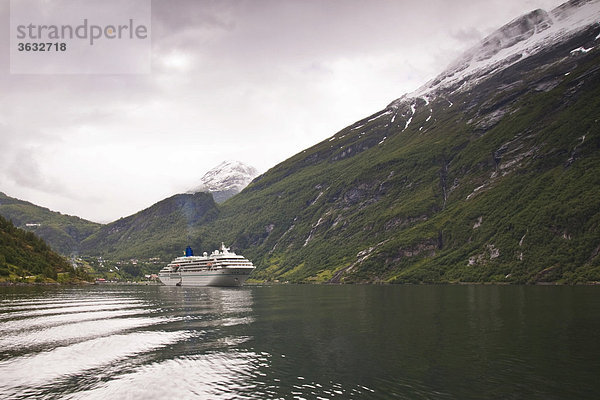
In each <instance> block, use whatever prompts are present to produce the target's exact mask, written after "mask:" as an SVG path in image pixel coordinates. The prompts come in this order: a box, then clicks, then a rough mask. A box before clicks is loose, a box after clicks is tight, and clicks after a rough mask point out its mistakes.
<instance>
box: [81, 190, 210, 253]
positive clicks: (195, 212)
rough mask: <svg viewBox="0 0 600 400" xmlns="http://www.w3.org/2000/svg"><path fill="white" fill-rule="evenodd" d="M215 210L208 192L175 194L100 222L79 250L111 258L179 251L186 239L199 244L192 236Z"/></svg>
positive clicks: (208, 219) (181, 249)
mask: <svg viewBox="0 0 600 400" xmlns="http://www.w3.org/2000/svg"><path fill="white" fill-rule="evenodd" d="M218 214H219V212H218V209H217V205H216V204H215V202H214V200H213V197H212V195H211V194H210V193H194V194H178V195H175V196H172V197H169V198H168V199H165V200H162V201H160V202H158V203H156V204H154V205H153V206H151V207H148V208H147V209H145V210H142V211H140V212H138V213H136V214H134V215H131V216H129V217H126V218H121V219H119V220H117V221H115V222H111V223H110V224H107V225H104V226H102V228H101V229H100V230H99V231H98V232H96V233H94V234H93V235H91V236H89V237H88V238H87V239H85V240H84V241H83V243H82V245H81V246H82V252H83V253H86V254H90V255H102V256H105V257H109V258H113V259H128V258H144V259H147V258H153V257H161V258H164V259H169V260H170V258H172V257H173V256H175V255H179V254H180V253H181V252H182V251H183V250H184V249H185V247H186V246H187V245H188V244H189V243H193V244H194V245H197V247H201V246H202V245H203V242H202V239H201V238H200V239H196V238H195V236H192V232H193V227H195V226H200V225H203V224H205V223H207V222H210V221H211V220H214V219H215V218H216V217H217V216H218Z"/></svg>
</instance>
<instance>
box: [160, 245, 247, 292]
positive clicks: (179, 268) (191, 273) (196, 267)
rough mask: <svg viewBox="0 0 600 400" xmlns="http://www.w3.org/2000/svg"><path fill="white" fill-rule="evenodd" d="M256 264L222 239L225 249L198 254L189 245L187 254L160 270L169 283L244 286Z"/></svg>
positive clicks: (179, 284)
mask: <svg viewBox="0 0 600 400" xmlns="http://www.w3.org/2000/svg"><path fill="white" fill-rule="evenodd" d="M252 271H254V265H252V262H251V261H249V260H247V259H246V258H244V257H243V256H241V255H237V254H235V253H234V252H230V251H229V248H227V247H225V245H224V244H223V243H221V249H219V250H215V251H213V252H212V253H211V255H210V256H209V255H208V253H204V254H203V255H202V256H194V252H193V251H192V248H191V247H189V246H188V247H187V249H186V250H185V256H184V257H177V258H176V259H174V260H173V261H171V263H169V265H167V266H166V267H164V268H163V269H161V270H160V272H159V273H158V278H159V279H160V281H161V282H162V283H163V284H165V285H167V286H242V285H243V284H244V282H245V281H246V279H248V276H250V273H252Z"/></svg>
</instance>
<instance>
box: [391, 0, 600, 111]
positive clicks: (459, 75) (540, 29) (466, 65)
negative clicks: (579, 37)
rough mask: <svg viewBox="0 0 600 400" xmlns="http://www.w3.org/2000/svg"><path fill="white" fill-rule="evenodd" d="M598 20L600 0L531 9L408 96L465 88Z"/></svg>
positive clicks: (579, 0) (574, 1)
mask: <svg viewBox="0 0 600 400" xmlns="http://www.w3.org/2000/svg"><path fill="white" fill-rule="evenodd" d="M599 20H600V0H570V1H568V2H566V3H564V4H562V5H561V6H559V7H557V8H555V9H554V10H552V11H551V12H547V11H544V10H541V9H538V10H534V11H532V12H530V13H528V14H525V15H522V16H521V17H519V18H516V19H514V20H513V21H511V22H509V23H508V24H506V25H504V26H503V27H501V28H500V29H498V30H497V31H495V32H493V33H492V34H491V35H489V36H487V37H486V38H485V39H483V40H482V41H481V42H480V43H479V44H478V45H476V46H475V47H473V48H471V49H469V50H468V51H466V52H465V53H464V54H463V56H462V57H460V58H459V59H458V60H457V61H455V62H454V63H452V64H451V65H450V67H449V68H448V69H447V70H446V71H445V72H443V73H442V74H440V75H439V76H438V77H437V78H435V79H434V80H432V81H430V82H428V83H427V84H425V85H424V86H422V87H421V88H419V89H417V90H416V91H415V92H413V93H411V94H409V95H408V97H412V98H416V97H423V96H431V95H435V94H436V93H437V92H439V91H440V90H443V89H451V91H456V90H459V91H460V90H465V89H468V88H469V87H471V86H472V85H474V84H475V83H477V82H478V81H479V80H481V79H484V78H485V76H486V75H488V74H489V73H493V72H495V71H500V70H502V69H504V68H506V67H508V66H510V65H512V64H515V63H516V62H519V61H521V60H523V59H525V58H527V57H529V56H530V55H532V54H535V53H537V52H538V51H540V50H542V49H544V48H546V47H548V46H550V45H552V44H554V43H557V42H558V41H560V40H563V39H564V38H566V37H568V36H571V35H573V34H575V33H577V32H579V31H580V30H582V29H585V28H587V27H588V26H590V25H592V24H595V23H598V21H599ZM392 105H393V103H392Z"/></svg>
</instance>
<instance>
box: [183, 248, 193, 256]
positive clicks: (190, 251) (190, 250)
mask: <svg viewBox="0 0 600 400" xmlns="http://www.w3.org/2000/svg"><path fill="white" fill-rule="evenodd" d="M193 255H194V250H192V248H191V247H190V246H188V247H186V248H185V256H186V257H191V256H193Z"/></svg>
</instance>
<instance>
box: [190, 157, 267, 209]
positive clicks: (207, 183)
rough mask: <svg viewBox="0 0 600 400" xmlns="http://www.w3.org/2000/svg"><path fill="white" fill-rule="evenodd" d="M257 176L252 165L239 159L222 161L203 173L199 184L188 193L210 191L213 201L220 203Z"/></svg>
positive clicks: (239, 190)
mask: <svg viewBox="0 0 600 400" xmlns="http://www.w3.org/2000/svg"><path fill="white" fill-rule="evenodd" d="M257 176H258V171H257V170H256V168H254V167H251V166H249V165H246V164H244V163H242V162H240V161H224V162H222V163H221V164H219V165H217V166H216V167H214V168H213V169H211V170H210V171H208V172H207V173H206V174H204V176H203V177H202V178H201V179H200V185H198V186H196V187H195V188H193V189H191V190H189V191H188V193H198V192H208V193H212V195H213V197H214V199H215V201H216V202H217V203H220V202H223V201H225V200H227V199H228V198H230V197H232V196H234V195H235V194H237V193H239V192H241V191H242V190H243V189H244V188H245V187H246V186H248V184H250V182H252V180H253V179H254V178H256V177H257Z"/></svg>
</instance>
